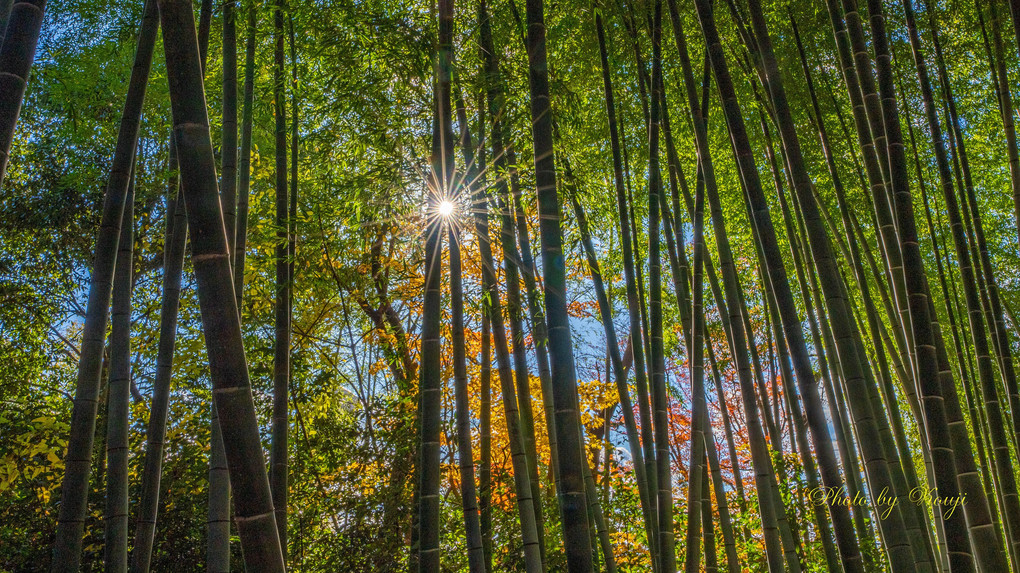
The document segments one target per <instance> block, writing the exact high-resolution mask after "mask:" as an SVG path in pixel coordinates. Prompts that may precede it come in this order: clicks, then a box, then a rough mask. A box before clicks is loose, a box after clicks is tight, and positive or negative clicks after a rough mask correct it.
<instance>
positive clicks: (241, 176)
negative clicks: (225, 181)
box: [228, 2, 258, 318]
mask: <svg viewBox="0 0 1020 573" xmlns="http://www.w3.org/2000/svg"><path fill="white" fill-rule="evenodd" d="M255 10H256V7H255V3H254V2H253V3H251V4H250V5H249V6H248V40H247V43H246V45H245V49H244V107H243V108H242V111H241V154H240V159H239V163H240V165H239V167H238V182H237V218H236V220H235V230H234V236H233V237H228V239H230V240H231V241H232V248H231V250H230V252H231V254H232V256H233V260H232V262H233V265H234V294H235V295H236V297H237V310H238V318H242V317H241V314H240V312H241V299H242V294H243V292H244V260H245V251H246V250H247V247H248V192H249V190H250V187H251V129H252V107H253V104H254V103H255V35H256V33H257V32H258V29H257V27H258V20H257V17H258V16H257V14H256V12H255Z"/></svg>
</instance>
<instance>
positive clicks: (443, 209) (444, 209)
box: [439, 201, 453, 217]
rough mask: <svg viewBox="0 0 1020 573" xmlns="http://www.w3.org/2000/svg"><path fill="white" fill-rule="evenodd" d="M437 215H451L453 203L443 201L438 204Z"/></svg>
mask: <svg viewBox="0 0 1020 573" xmlns="http://www.w3.org/2000/svg"><path fill="white" fill-rule="evenodd" d="M439 214H440V215H442V216H444V217H449V216H450V215H452V214H453V203H450V202H449V201H443V202H442V203H440V204H439Z"/></svg>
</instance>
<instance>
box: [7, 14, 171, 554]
mask: <svg viewBox="0 0 1020 573" xmlns="http://www.w3.org/2000/svg"><path fill="white" fill-rule="evenodd" d="M15 9H16V10H18V12H17V13H15V12H12V14H11V22H10V23H9V24H8V28H9V29H11V30H12V32H14V31H18V32H17V33H19V34H22V33H25V30H26V28H25V26H30V24H31V19H30V18H29V16H32V14H33V13H34V10H37V9H38V14H37V16H38V17H39V18H40V19H41V17H42V10H41V3H40V5H39V6H35V5H31V4H29V3H27V2H20V3H18V4H17V5H15ZM153 12H154V11H153V9H152V8H151V7H150V8H148V9H147V11H146V15H147V16H148V18H149V20H148V26H146V25H145V22H146V20H145V18H144V17H143V25H142V26H141V28H140V32H139V37H138V43H137V46H136V48H135V61H134V64H133V67H132V69H131V79H130V80H129V82H128V93H127V97H126V98H125V101H124V109H123V113H122V115H121V124H120V131H119V133H118V135H117V148H116V149H115V151H114V156H113V162H112V164H111V166H110V174H109V178H108V180H107V186H106V193H105V195H104V198H103V212H102V222H101V223H100V228H99V233H98V236H97V237H96V258H95V260H94V261H93V263H92V279H91V282H90V284H89V296H88V302H87V303H86V314H85V324H84V327H83V329H82V330H83V332H82V345H81V356H80V358H79V361H78V377H77V380H76V383H75V399H74V407H73V408H72V411H71V430H70V433H69V436H68V444H67V454H66V455H65V457H64V465H65V468H66V469H65V473H64V478H63V481H62V486H61V497H60V500H61V501H60V514H59V517H58V519H57V533H56V539H55V540H54V543H53V561H52V564H51V570H52V571H55V572H57V571H59V572H63V571H77V570H78V569H79V567H80V565H81V549H82V533H83V528H84V522H85V515H86V513H87V509H88V507H87V506H88V486H89V473H90V470H91V465H92V446H93V438H94V434H95V428H96V409H97V407H98V394H99V385H100V376H101V372H102V366H103V346H104V345H105V339H106V325H107V310H108V309H109V307H110V299H111V293H112V282H113V275H114V267H115V265H116V256H117V250H118V248H119V243H120V226H121V221H122V219H123V212H124V205H125V203H126V199H127V189H128V181H129V179H130V172H131V166H132V165H133V163H134V156H135V147H136V142H137V140H138V125H139V122H140V121H141V114H142V104H143V102H144V100H145V87H146V84H147V83H148V80H149V69H150V67H151V64H152V52H153V49H154V47H155V44H156V29H155V26H154V25H153V21H152V19H153V18H154V16H155V14H154V13H153ZM16 17H17V18H19V19H18V20H15V18H16ZM33 17H34V16H33ZM14 22H21V24H18V25H17V27H13V28H12V26H15V24H14ZM36 25H37V24H36ZM36 34H38V31H36ZM15 37H16V36H12V35H8V37H7V39H6V41H5V42H4V46H5V47H6V46H13V45H14V44H15V42H14V38H15ZM18 37H20V36H18ZM33 44H34V43H33ZM4 52H5V51H4V50H0V71H5V70H7V69H9V68H7V67H6V63H10V59H9V58H8V57H7V56H5V53H4ZM29 56H31V54H29ZM25 74H27V69H26V70H25ZM8 77H12V76H8V75H6V74H0V78H3V79H0V82H5V81H8V80H7V79H6V78H8ZM22 89H23V88H22ZM2 93H5V94H7V93H13V92H11V91H8V90H6V89H5V90H2ZM0 109H6V108H0ZM2 113H4V112H0V114H2ZM2 125H5V124H4V120H2V119H0V126H2ZM12 127H13V124H12ZM0 134H2V133H0ZM3 141H4V140H2V139H0V143H2V142H3ZM5 160H6V155H3V156H2V157H0V162H3V161H5ZM0 170H2V167H0Z"/></svg>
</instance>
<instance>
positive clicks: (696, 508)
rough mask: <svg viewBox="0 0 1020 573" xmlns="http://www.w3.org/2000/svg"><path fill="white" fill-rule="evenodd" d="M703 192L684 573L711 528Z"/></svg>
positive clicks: (697, 224) (691, 568)
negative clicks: (707, 498) (705, 499)
mask: <svg viewBox="0 0 1020 573" xmlns="http://www.w3.org/2000/svg"><path fill="white" fill-rule="evenodd" d="M703 188H704V187H703V186H699V187H698V188H697V192H696V193H695V196H694V213H693V218H694V272H693V281H692V286H691V295H692V297H691V299H692V301H691V304H692V312H691V316H692V323H691V337H690V341H691V345H690V353H689V354H688V357H689V360H690V364H691V366H690V368H691V401H692V404H691V454H690V455H691V457H690V460H691V465H690V468H689V471H688V473H687V475H688V486H687V534H686V545H687V547H686V556H687V561H686V563H685V567H684V571H686V573H696V572H697V571H698V570H699V557H700V555H699V550H700V549H701V537H702V535H701V534H702V530H704V531H705V532H706V535H705V540H706V541H707V540H708V535H707V530H708V529H709V528H710V527H711V525H712V515H711V513H710V512H709V513H708V514H707V519H704V520H702V519H701V518H702V515H701V514H702V503H703V501H702V498H703V497H704V495H703V494H704V493H707V492H708V483H707V481H708V480H707V479H706V476H707V474H706V472H707V470H706V467H707V466H706V464H705V462H706V452H705V446H706V442H707V438H706V436H705V428H706V427H707V426H708V424H710V423H711V422H710V421H709V419H708V402H707V401H706V399H705V349H704V345H705V309H704V302H703V300H704V288H703V285H702V282H703V280H702V278H703V270H702V269H703V266H704V265H703V259H704V255H705V252H706V251H707V249H705V194H704V192H703ZM713 447H714V444H713ZM703 490H704V491H703ZM712 557H713V558H714V557H715V556H714V555H713V556H712ZM707 560H708V556H707V552H706V561H707Z"/></svg>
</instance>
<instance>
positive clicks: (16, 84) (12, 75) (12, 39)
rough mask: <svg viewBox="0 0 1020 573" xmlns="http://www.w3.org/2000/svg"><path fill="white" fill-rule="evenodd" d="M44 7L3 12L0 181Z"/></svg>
mask: <svg viewBox="0 0 1020 573" xmlns="http://www.w3.org/2000/svg"><path fill="white" fill-rule="evenodd" d="M5 8H6V7H5ZM45 9H46V0H16V1H15V2H14V4H13V5H11V6H10V10H9V12H8V13H7V14H4V16H5V18H4V19H5V20H6V21H5V22H4V24H5V26H4V32H3V33H4V36H3V38H2V40H0V185H2V184H3V182H4V175H5V174H6V173H7V162H8V161H9V160H10V153H11V144H12V143H13V142H14V128H15V127H16V126H17V124H18V114H19V113H21V102H22V100H24V99H25V90H26V89H27V88H28V74H29V72H30V71H32V62H33V61H34V60H35V48H36V44H38V42H39V31H40V29H41V28H42V19H43V12H44V10H45ZM132 145H133V144H132ZM114 251H116V249H114ZM110 256H111V257H112V256H113V254H111V255H110Z"/></svg>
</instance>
